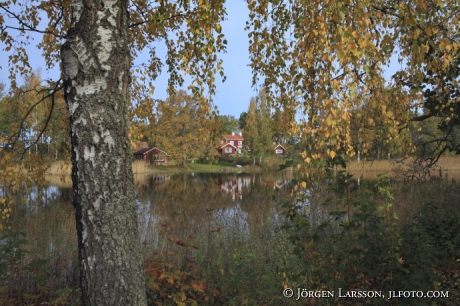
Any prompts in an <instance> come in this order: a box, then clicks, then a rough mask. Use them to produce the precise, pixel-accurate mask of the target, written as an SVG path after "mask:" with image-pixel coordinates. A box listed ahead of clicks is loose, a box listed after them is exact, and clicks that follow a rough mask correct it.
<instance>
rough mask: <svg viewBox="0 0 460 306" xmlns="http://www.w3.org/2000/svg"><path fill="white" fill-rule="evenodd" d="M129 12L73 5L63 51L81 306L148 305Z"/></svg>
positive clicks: (100, 4)
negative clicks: (133, 144) (131, 110)
mask: <svg viewBox="0 0 460 306" xmlns="http://www.w3.org/2000/svg"><path fill="white" fill-rule="evenodd" d="M127 5H128V1H125V0H118V1H113V0H112V1H109V0H104V1H100V0H99V1H97V0H84V1H83V0H79V1H78V0H77V1H73V2H72V20H71V28H70V30H69V32H68V36H67V40H66V42H65V43H64V45H63V46H62V48H61V59H62V69H63V79H64V86H65V88H64V89H65V99H66V105H67V108H68V110H69V116H70V134H71V135H70V137H71V143H72V181H73V189H74V194H73V205H74V207H75V212H76V221H77V232H78V250H79V261H80V280H81V289H82V300H83V304H84V305H98V306H100V305H146V295H145V284H144V276H143V269H142V256H141V251H140V239H139V230H138V225H137V221H138V220H137V213H136V203H135V198H134V184H133V174H132V168H131V153H130V145H129V140H128V118H127V104H128V99H129V97H128V86H129V82H130V72H129V69H130V63H131V59H130V52H129V48H128V36H127V30H128V13H127Z"/></svg>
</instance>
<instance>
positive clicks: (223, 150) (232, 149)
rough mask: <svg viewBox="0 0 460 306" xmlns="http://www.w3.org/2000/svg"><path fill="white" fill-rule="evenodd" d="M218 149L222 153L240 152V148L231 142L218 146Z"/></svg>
mask: <svg viewBox="0 0 460 306" xmlns="http://www.w3.org/2000/svg"><path fill="white" fill-rule="evenodd" d="M216 149H217V151H219V153H220V154H236V153H237V152H238V148H237V147H235V146H234V145H231V144H229V143H226V144H224V145H222V146H217V147H216Z"/></svg>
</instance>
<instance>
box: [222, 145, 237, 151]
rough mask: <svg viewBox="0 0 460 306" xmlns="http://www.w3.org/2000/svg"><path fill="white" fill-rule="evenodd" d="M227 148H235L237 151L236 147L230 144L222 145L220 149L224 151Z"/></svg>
mask: <svg viewBox="0 0 460 306" xmlns="http://www.w3.org/2000/svg"><path fill="white" fill-rule="evenodd" d="M227 146H230V147H234V148H235V150H236V149H237V148H236V147H235V146H234V145H232V144H229V143H226V144H224V145H222V146H221V147H220V148H221V149H223V148H224V147H227Z"/></svg>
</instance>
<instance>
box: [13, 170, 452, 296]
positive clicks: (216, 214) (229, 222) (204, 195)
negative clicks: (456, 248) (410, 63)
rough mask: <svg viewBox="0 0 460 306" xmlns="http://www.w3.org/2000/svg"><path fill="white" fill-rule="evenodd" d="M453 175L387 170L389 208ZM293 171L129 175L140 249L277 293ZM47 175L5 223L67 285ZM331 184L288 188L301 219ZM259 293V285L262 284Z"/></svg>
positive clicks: (71, 262)
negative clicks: (401, 175)
mask: <svg viewBox="0 0 460 306" xmlns="http://www.w3.org/2000/svg"><path fill="white" fill-rule="evenodd" d="M453 177H456V176H455V174H450V177H449V178H443V180H438V181H436V183H434V182H430V181H427V182H415V181H402V180H392V181H391V183H390V184H391V190H392V193H393V194H394V197H395V200H394V201H393V202H394V205H393V207H392V209H393V210H394V211H395V212H397V214H398V216H399V220H400V221H401V222H408V221H410V220H411V218H412V217H413V215H414V212H415V210H416V209H417V205H418V204H419V203H421V202H422V201H426V200H427V199H428V200H430V201H431V200H433V203H436V202H439V203H443V202H446V201H451V200H452V197H456V198H458V197H459V189H458V187H456V186H458V185H452V182H451V181H452V178H453ZM372 178H373V179H372ZM295 179H296V174H295V173H293V172H289V171H277V172H271V173H261V174H243V173H242V174H225V173H187V174H171V175H169V174H161V175H154V176H135V185H136V191H137V193H136V201H137V208H138V215H139V230H140V236H141V243H142V245H143V252H144V253H145V254H160V255H159V256H162V254H164V255H165V259H166V260H170V259H171V258H172V256H175V258H176V259H177V260H178V261H180V264H181V265H182V267H186V266H187V262H190V261H193V260H194V259H196V260H197V262H200V264H201V269H204V270H206V271H207V273H208V274H207V275H214V276H215V277H216V278H215V279H213V280H212V281H213V282H214V283H217V282H219V281H220V280H221V281H222V282H221V283H219V284H220V285H219V286H220V287H221V288H224V286H227V288H229V289H227V290H236V289H235V288H234V283H235V281H232V279H229V280H225V279H223V278H222V277H221V276H219V275H220V273H222V275H223V273H224V272H223V271H226V272H225V273H229V275H232V276H233V277H236V276H238V277H236V278H235V279H236V280H237V281H238V282H239V283H240V285H239V286H238V288H237V290H240V292H239V293H238V292H234V293H232V294H233V295H241V294H243V295H244V290H246V291H247V292H251V290H262V289H261V288H272V289H273V290H274V293H273V294H274V295H275V296H280V295H279V292H278V291H276V290H279V286H280V284H281V283H282V281H283V279H282V277H281V274H280V273H278V271H279V270H278V268H279V269H282V265H283V264H285V265H286V267H287V266H288V264H292V263H293V262H294V261H295V259H294V255H293V252H292V244H291V243H290V242H289V239H287V236H286V235H283V234H282V233H283V231H281V230H280V228H281V226H282V225H283V224H284V223H285V218H284V214H283V213H282V212H283V207H282V206H283V203H293V202H294V200H293V198H292V195H291V194H292V187H293V184H292V181H293V180H295ZM51 181H52V184H49V185H47V186H44V187H37V186H34V187H32V188H31V189H30V190H29V192H28V193H27V196H26V198H25V199H23V200H22V201H21V202H19V203H18V205H17V207H16V208H15V209H14V211H13V213H12V217H11V223H12V227H13V230H17V231H22V232H24V233H25V237H26V239H27V241H28V244H27V249H28V251H29V254H28V255H27V256H28V257H27V258H26V261H27V260H29V259H32V258H45V259H47V260H48V262H49V265H48V267H49V272H50V276H51V279H52V280H53V282H54V284H53V286H56V287H63V286H69V285H70V286H76V285H77V284H78V281H77V278H78V275H77V272H76V271H78V269H77V266H78V261H77V238H76V237H77V235H76V229H75V219H74V218H75V217H74V210H73V207H72V204H71V197H72V189H71V188H70V182H69V179H63V178H56V177H54V178H52V179H51ZM375 184H376V175H375V174H374V175H369V174H368V175H367V176H362V177H361V178H360V179H359V180H358V179H350V180H348V181H347V182H346V184H345V189H344V191H343V192H344V193H343V194H342V196H348V194H349V193H351V192H353V190H357V189H361V190H366V191H368V192H369V193H370V194H374V195H375V194H376V193H377V192H376V188H375ZM448 185H450V186H453V188H451V187H448ZM330 186H331V181H328V180H323V181H321V182H320V183H317V184H314V185H312V186H310V185H309V186H308V188H307V189H305V190H298V191H297V194H300V195H303V196H304V199H303V200H302V201H298V202H297V204H298V206H299V208H300V209H303V210H304V212H305V213H306V214H308V216H309V221H310V224H317V225H319V224H320V223H321V222H323V221H325V220H328V219H327V218H330V215H329V212H330V209H331V208H328V207H326V206H324V205H321V203H324V202H325V200H326V199H327V198H328V197H331V196H332V197H336V198H337V197H340V194H339V192H338V193H337V194H333V193H332V192H331V191H330V190H329V187H330ZM180 244H182V246H181V245H180ZM183 245H186V246H187V247H185V248H184V247H183ZM256 253H257V254H259V255H258V256H260V254H263V257H262V258H259V259H260V260H259V259H258V260H259V261H258V262H257V263H258V265H259V266H257V269H255V268H254V271H252V270H251V266H246V267H245V268H244V270H243V268H242V265H241V262H244V260H246V261H245V262H252V263H254V267H255V266H256V264H255V263H256V262H255V261H254V260H255V259H253V256H254V254H256ZM168 256H169V257H168ZM193 258H194V259H193ZM243 259H244V260H243ZM266 264H268V265H266ZM212 265H213V266H212ZM268 267H271V268H273V269H272V270H267V271H271V272H267V273H272V277H270V278H267V282H269V283H267V284H264V283H258V285H259V287H258V288H255V287H254V288H253V289H251V287H250V286H252V285H254V286H255V285H256V283H254V279H259V278H260V275H259V274H260V271H262V270H264V269H265V270H266V269H268ZM290 268H292V267H290ZM238 269H240V270H238ZM265 270H264V271H265ZM221 271H222V272H221ZM238 271H239V272H238ZM232 273H233V274H232ZM238 273H240V274H238ZM250 273H254V274H253V275H249V274H250ZM26 281H27V279H26V280H22V281H21V282H22V283H23V284H24V282H26ZM225 281H226V282H227V283H225ZM232 286H233V287H232ZM267 290H268V289H267ZM261 292H262V291H261ZM263 295H266V293H264V292H262V293H261V296H263Z"/></svg>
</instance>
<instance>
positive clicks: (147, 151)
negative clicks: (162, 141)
mask: <svg viewBox="0 0 460 306" xmlns="http://www.w3.org/2000/svg"><path fill="white" fill-rule="evenodd" d="M155 149H156V150H158V151H161V152H163V153H164V154H165V155H168V153H166V152H165V151H163V150H160V149H158V148H157V147H154V148H150V149H149V148H144V149H140V150H137V151H136V152H134V153H133V154H136V155H140V154H147V153H149V152H150V151H153V150H155ZM168 156H169V155H168Z"/></svg>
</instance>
